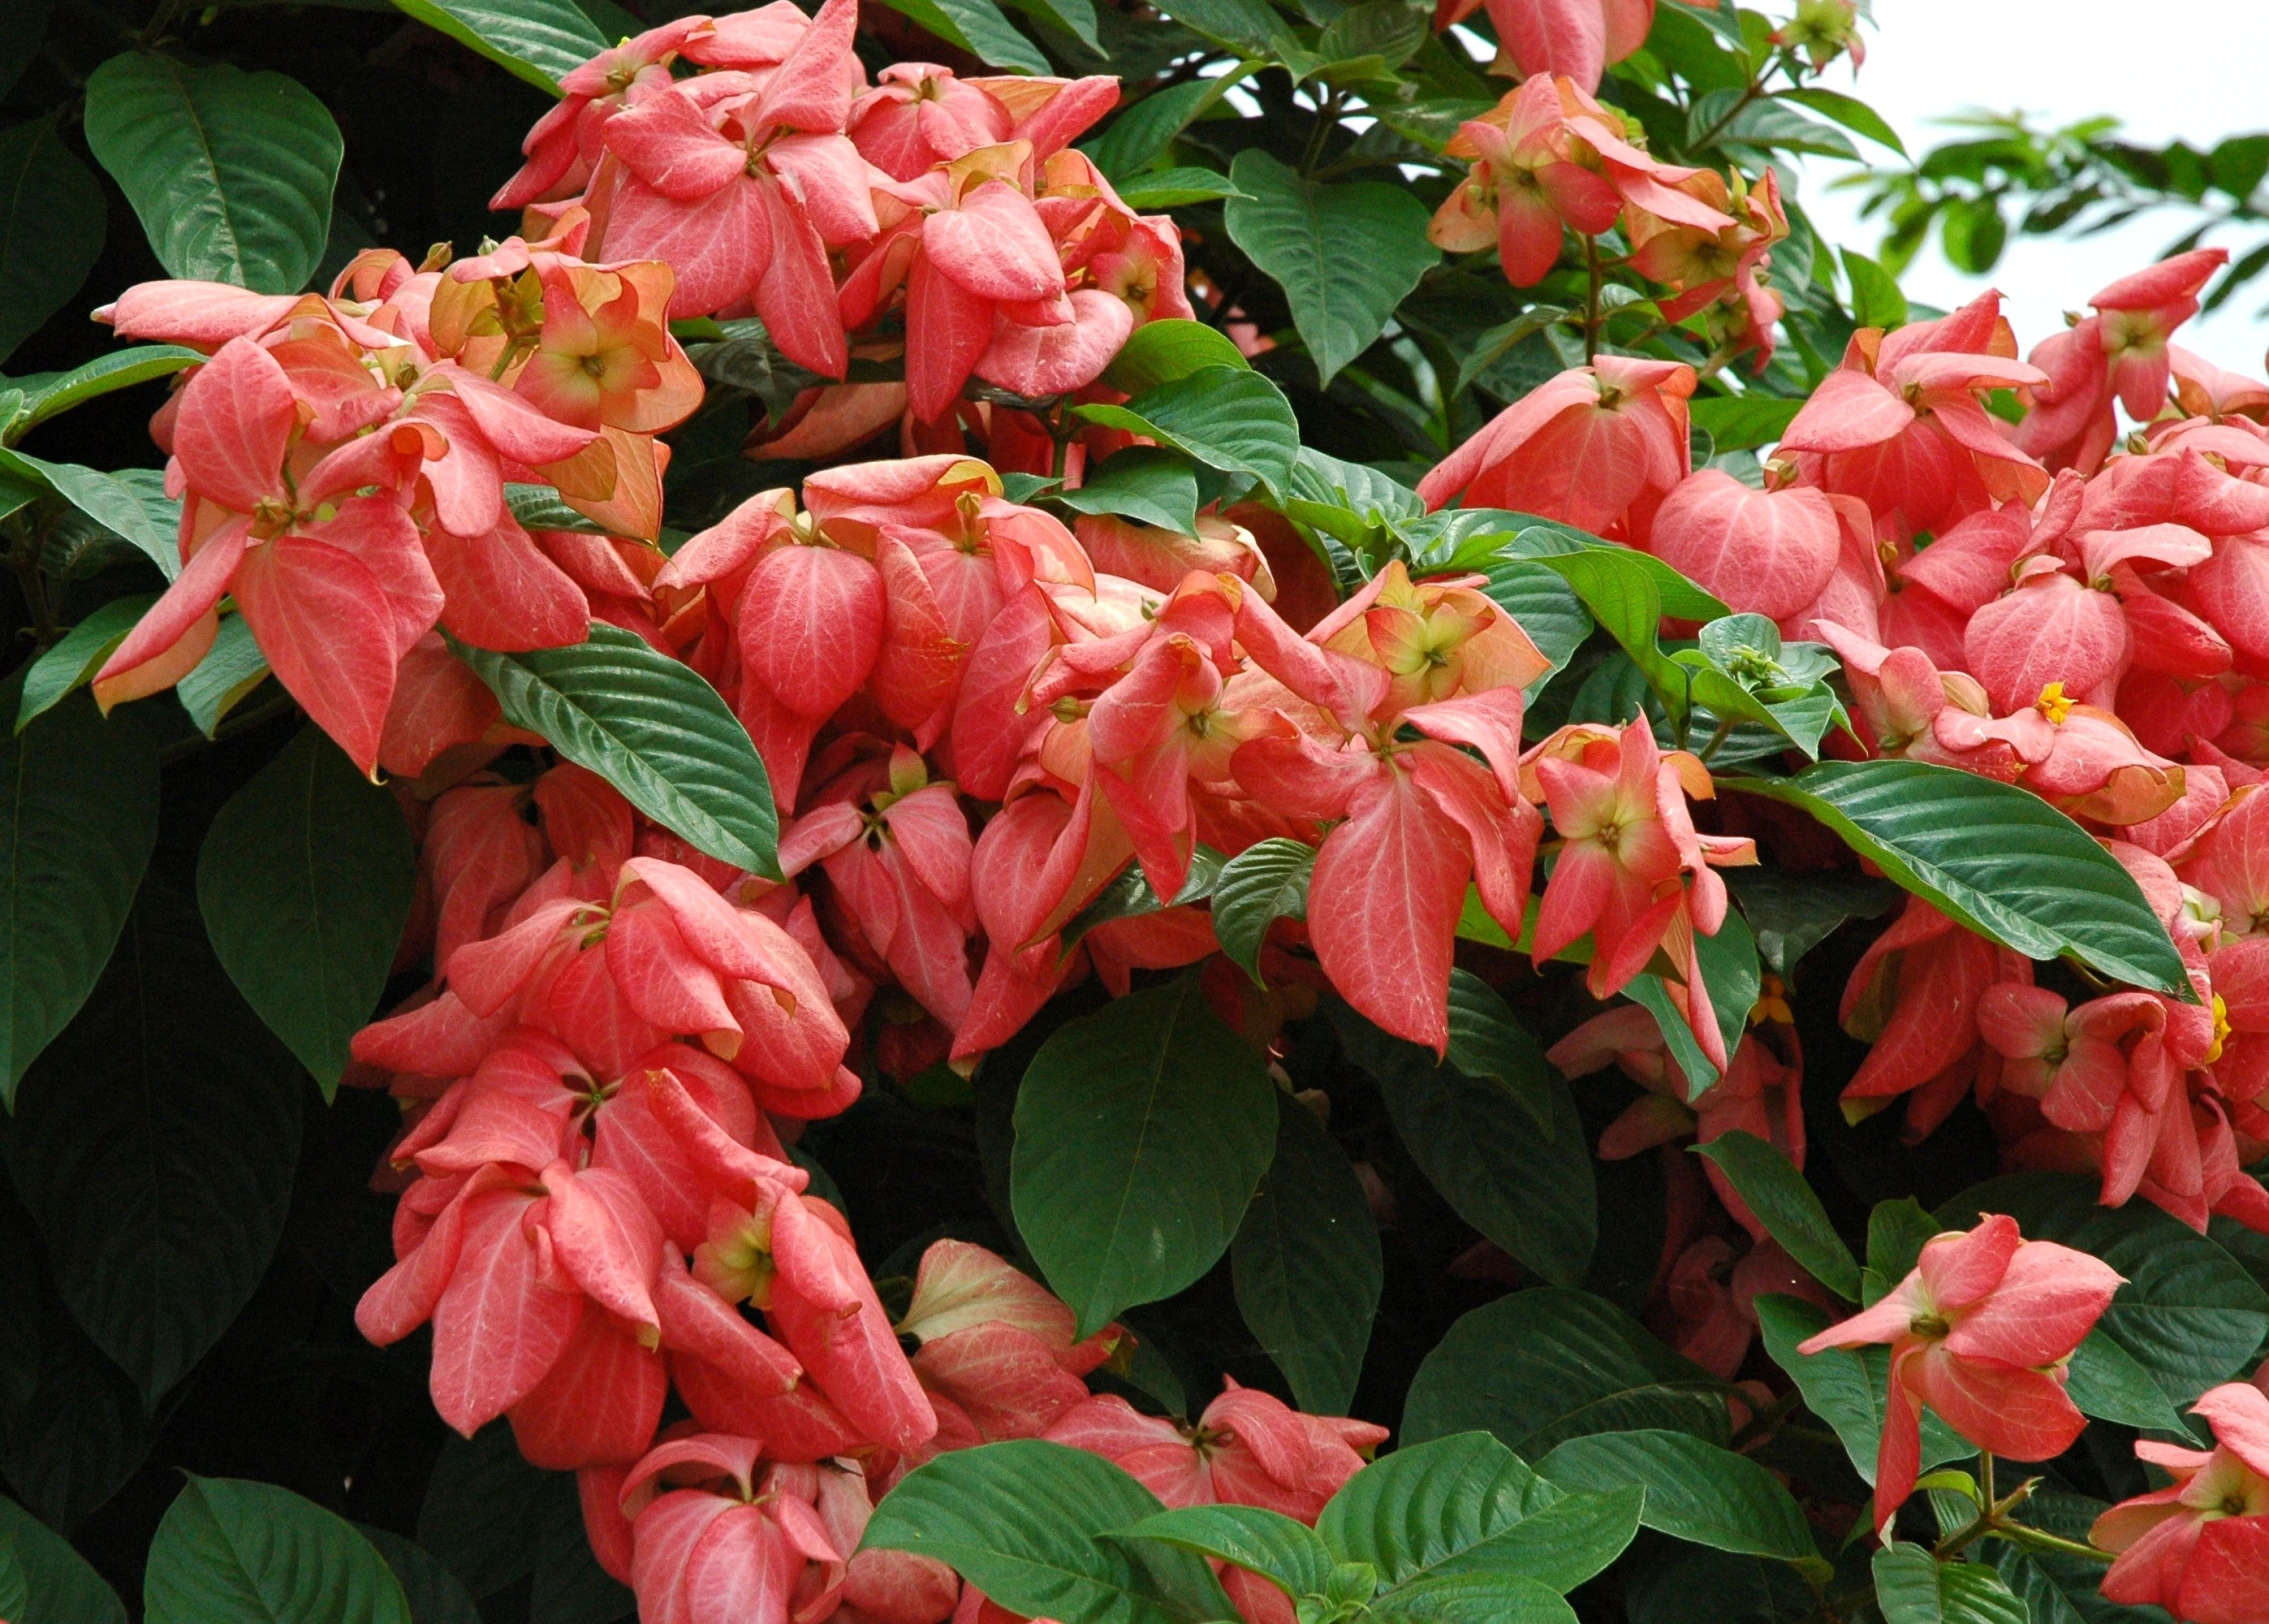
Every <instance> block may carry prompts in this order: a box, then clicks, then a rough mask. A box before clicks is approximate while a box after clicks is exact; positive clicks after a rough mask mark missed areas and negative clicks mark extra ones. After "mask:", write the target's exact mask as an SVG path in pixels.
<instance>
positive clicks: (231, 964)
mask: <svg viewBox="0 0 2269 1624" xmlns="http://www.w3.org/2000/svg"><path fill="white" fill-rule="evenodd" d="M416 890H417V854H416V852H415V851H414V850H413V849H412V847H411V844H410V831H409V826H408V825H407V824H406V823H404V822H403V821H402V812H401V808H399V807H398V806H396V805H395V804H394V797H393V796H392V795H390V794H388V793H387V792H386V791H385V790H382V789H380V788H378V786H376V785H375V784H373V783H371V782H370V781H369V780H368V779H366V778H364V777H363V776H362V774H361V773H360V772H358V771H357V770H356V769H355V765H354V763H353V762H351V761H349V760H348V759H347V757H346V754H345V752H344V751H342V750H340V748H339V747H338V746H337V745H335V744H333V743H332V742H331V741H330V740H329V739H328V738H327V737H325V736H324V734H323V732H322V730H321V729H319V728H317V727H316V726H315V725H314V724H312V723H310V724H309V725H308V726H306V727H304V728H302V729H301V730H300V732H299V736H298V737H297V738H295V739H293V740H292V742H291V743H290V744H288V745H286V746H285V747H284V750H283V753H282V754H280V755H278V756H277V757H276V759H275V760H274V761H271V762H270V763H269V764H268V765H267V766H266V767H264V768H263V769H261V771H260V772H259V774H258V775H257V776H256V777H254V778H253V779H252V781H251V782H249V783H248V784H246V785H245V786H244V787H243V788H242V789H240V790H238V791H237V792H236V794H235V795H233V796H232V797H230V799H229V802H228V804H227V805H226V806H224V807H222V808H221V810H220V814H219V815H218V816H217V817H215V818H214V819H213V824H212V828H211V829H210V831H208V832H207V834H206V836H205V845H204V849H203V850H202V851H201V852H200V854H199V856H198V860H197V902H198V906H199V907H200V908H201V909H202V910H203V912H204V915H205V929H206V932H207V934H209V935H210V936H211V938H212V942H213V950H214V951H215V952H216V953H218V954H219V955H220V960H221V963H222V965H223V966H224V967H226V969H227V970H228V973H229V979H230V980H232V981H234V982H235V983H236V986H237V990H238V991H239V992H241V993H243V994H244V997H245V1001H246V1002H247V1003H249V1004H250V1005H251V1006H252V1007H253V1009H255V1010H256V1011H258V1012H259V1015H260V1018H261V1019H262V1020H264V1021H266V1022H267V1023H268V1029H269V1030H270V1031H272V1032H274V1033H275V1034H276V1035H277V1036H278V1037H280V1038H282V1039H283V1040H284V1042H285V1043H286V1044H287V1045H288V1046H289V1047H290V1049H291V1051H292V1053H293V1054H295V1055H297V1056H298V1057H299V1061H300V1064H301V1065H303V1066H305V1067H306V1068H307V1069H308V1070H309V1071H310V1072H312V1073H313V1074H314V1077H315V1081H316V1083H317V1085H318V1086H320V1087H321V1088H322V1090H323V1095H324V1098H325V1099H329V1098H330V1097H331V1095H332V1093H333V1092H334V1091H335V1090H336V1089H337V1088H338V1086H339V1077H340V1074H341V1073H343V1072H344V1071H345V1070H346V1069H347V1060H348V1054H347V1045H348V1043H349V1041H350V1040H351V1039H352V1038H353V1037H354V1035H355V1033H356V1031H357V1030H359V1029H360V1028H361V1027H362V1026H364V1025H365V1024H367V1023H368V1022H369V1020H370V1018H371V1016H372V1015H373V1014H374V1013H375V1012H376V1010H377V1008H378V1001H379V998H380V996H381V995H382V994H383V993H384V992H385V990H386V977H387V974H388V972H389V971H390V970H391V969H392V968H393V964H394V950H395V948H396V947H397V946H398V945H399V943H400V941H401V936H402V925H403V922H404V921H405V920H407V919H408V918H409V913H410V903H411V900H412V898H413V896H414V894H415V892H416Z"/></svg>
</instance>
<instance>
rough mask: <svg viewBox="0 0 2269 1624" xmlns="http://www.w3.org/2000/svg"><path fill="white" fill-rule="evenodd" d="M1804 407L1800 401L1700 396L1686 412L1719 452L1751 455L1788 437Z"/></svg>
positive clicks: (1796, 399)
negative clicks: (1748, 453) (1743, 452)
mask: <svg viewBox="0 0 2269 1624" xmlns="http://www.w3.org/2000/svg"><path fill="white" fill-rule="evenodd" d="M1803 405H1804V401H1803V400H1802V398H1801V397H1791V398H1784V397H1782V396H1779V395H1699V396H1696V397H1695V398H1694V399H1693V400H1692V401H1691V402H1689V403H1688V407H1687V411H1688V415H1689V417H1690V418H1691V419H1692V421H1693V424H1694V427H1696V428H1698V429H1700V430H1702V431H1703V432H1704V433H1705V434H1707V435H1709V437H1710V441H1711V443H1712V444H1713V445H1715V446H1716V447H1717V449H1718V450H1719V451H1721V452H1724V451H1751V450H1754V449H1755V448H1756V447H1758V446H1761V445H1769V444H1771V443H1772V442H1773V441H1775V440H1778V439H1779V438H1780V437H1781V436H1782V435H1783V434H1785V433H1787V432H1788V426H1789V424H1790V423H1792V422H1794V421H1795V420H1796V414H1797V412H1798V410H1799V409H1801V408H1802V407H1803Z"/></svg>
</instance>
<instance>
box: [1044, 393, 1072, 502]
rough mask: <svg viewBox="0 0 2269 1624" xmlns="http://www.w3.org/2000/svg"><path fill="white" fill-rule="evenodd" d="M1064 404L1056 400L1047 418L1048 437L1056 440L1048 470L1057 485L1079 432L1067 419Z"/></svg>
mask: <svg viewBox="0 0 2269 1624" xmlns="http://www.w3.org/2000/svg"><path fill="white" fill-rule="evenodd" d="M1066 404H1067V403H1066V402H1063V401H1058V402H1057V403H1056V409H1055V410H1054V411H1053V412H1051V413H1049V414H1048V418H1047V424H1048V437H1049V438H1050V439H1052V440H1054V441H1055V442H1056V454H1055V457H1054V459H1053V461H1052V462H1051V463H1050V464H1049V468H1048V472H1049V474H1050V475H1051V476H1052V477H1053V478H1054V479H1055V481H1056V483H1057V484H1059V485H1061V484H1062V483H1063V478H1064V466H1065V464H1066V463H1068V462H1069V461H1070V460H1071V443H1072V440H1073V438H1074V437H1075V436H1077V435H1078V433H1079V430H1078V429H1077V428H1075V427H1073V426H1071V424H1070V423H1069V422H1068V421H1067V418H1068V413H1067V412H1066V410H1065V407H1066Z"/></svg>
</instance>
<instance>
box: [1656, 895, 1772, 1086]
mask: <svg viewBox="0 0 2269 1624" xmlns="http://www.w3.org/2000/svg"><path fill="white" fill-rule="evenodd" d="M1694 956H1695V957H1696V958H1697V959H1699V960H1700V961H1701V966H1702V985H1703V986H1704V987H1706V988H1708V989H1709V994H1710V1010H1711V1013H1712V1014H1713V1015H1715V1016H1716V1018H1717V1027H1718V1036H1719V1038H1720V1039H1721V1040H1722V1041H1723V1042H1724V1044H1725V1052H1726V1055H1727V1057H1728V1059H1730V1058H1731V1057H1732V1055H1733V1052H1734V1050H1735V1049H1737V1048H1739V1047H1740V1045H1741V1038H1742V1034H1743V1033H1745V1032H1746V1031H1747V1030H1748V1028H1749V1011H1750V1009H1751V1008H1752V1007H1754V1006H1755V1004H1756V1002H1757V994H1758V991H1759V989H1760V988H1761V987H1762V985H1763V977H1762V975H1761V974H1760V973H1759V971H1758V968H1757V947H1756V943H1755V942H1754V941H1753V940H1752V939H1751V937H1750V935H1749V925H1748V922H1747V921H1745V920H1744V919H1743V918H1742V917H1741V915H1740V913H1739V911H1737V910H1735V909H1731V908H1729V909H1727V910H1726V915H1725V922H1724V923H1723V924H1722V925H1720V926H1719V927H1718V933H1717V934H1716V935H1715V936H1703V935H1701V934H1699V933H1696V935H1695V937H1694ZM1623 991H1624V992H1625V993H1626V994H1627V995H1628V996H1629V997H1630V998H1631V999H1632V1001H1633V1002H1635V1003H1640V1004H1644V1005H1645V1006H1646V1007H1647V1010H1648V1012H1649V1013H1651V1014H1652V1015H1653V1016H1654V1019H1655V1025H1656V1026H1658V1027H1659V1028H1661V1030H1662V1036H1663V1041H1664V1042H1665V1043H1667V1044H1668V1045H1669V1046H1670V1056H1671V1058H1672V1059H1673V1060H1674V1061H1676V1062H1677V1064H1678V1069H1679V1071H1680V1072H1681V1073H1683V1074H1684V1076H1685V1078H1686V1098H1687V1099H1688V1100H1689V1101H1692V1100H1698V1099H1700V1098H1701V1097H1702V1093H1703V1091H1704V1090H1706V1089H1707V1088H1708V1087H1709V1086H1710V1085H1711V1084H1712V1083H1714V1082H1716V1081H1717V1068H1716V1067H1715V1066H1713V1065H1711V1064H1710V1061H1709V1057H1708V1056H1707V1055H1705V1054H1703V1052H1702V1046H1701V1045H1700V1044H1699V1043H1697V1042H1696V1041H1695V1040H1694V1033H1693V1029H1692V1028H1690V1027H1689V1026H1688V1025H1687V1024H1686V1017H1685V1015H1684V1014H1683V1013H1681V1012H1680V1010H1679V1008H1678V1006H1677V1004H1676V1003H1675V1002H1673V1000H1672V999H1671V996H1670V988H1669V985H1668V983H1667V982H1665V981H1664V979H1663V978H1662V977H1661V976H1658V975H1655V974H1652V973H1651V972H1650V973H1648V974H1645V975H1638V976H1633V977H1632V978H1631V980H1630V982H1629V984H1628V985H1626V986H1625V987H1624V989H1623Z"/></svg>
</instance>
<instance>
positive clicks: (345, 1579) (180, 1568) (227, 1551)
mask: <svg viewBox="0 0 2269 1624" xmlns="http://www.w3.org/2000/svg"><path fill="white" fill-rule="evenodd" d="M142 1600H143V1607H144V1609H145V1615H144V1616H145V1617H147V1618H148V1620H149V1624H216V1621H217V1620H221V1619H226V1620H228V1621H229V1624H411V1620H410V1604H409V1601H408V1599H407V1598H406V1597H405V1596H404V1595H403V1594H402V1586H401V1582H400V1581H399V1580H397V1579H396V1578H395V1577H394V1573H393V1570H392V1569H390V1568H389V1567H387V1565H386V1559H385V1558H384V1557H382V1556H380V1555H379V1554H378V1552H377V1551H376V1550H375V1549H374V1548H373V1547H372V1545H371V1543H370V1541H368V1540H366V1539H364V1538H363V1537H362V1536H361V1535H360V1534H358V1533H356V1532H355V1530H354V1525H353V1524H352V1523H349V1522H347V1521H346V1520H345V1519H343V1518H340V1517H337V1516H334V1515H333V1514H332V1513H330V1512H328V1511H325V1510H324V1509H323V1508H322V1507H321V1506H319V1505H316V1504H315V1503H314V1502H313V1501H311V1500H303V1499H301V1498H300V1497H299V1496H298V1495H296V1494H293V1493H292V1492H291V1491H290V1490H289V1489H282V1488H278V1487H277V1486H276V1485H275V1484H273V1483H249V1482H245V1481H243V1480H241V1479H238V1478H228V1477H191V1478H190V1479H189V1481H188V1483H187V1484H185V1485H184V1486H183V1488H182V1490H181V1494H180V1496H179V1497H178V1498H177V1499H175V1501H174V1502H173V1504H172V1505H171V1506H170V1507H168V1508H167V1509H166V1514H165V1518H164V1520H163V1521H161V1522H160V1523H159V1524H158V1532H157V1538H156V1539H155V1540H153V1541H151V1543H150V1562H149V1567H148V1569H147V1570H146V1571H145V1572H144V1574H143V1578H142Z"/></svg>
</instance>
